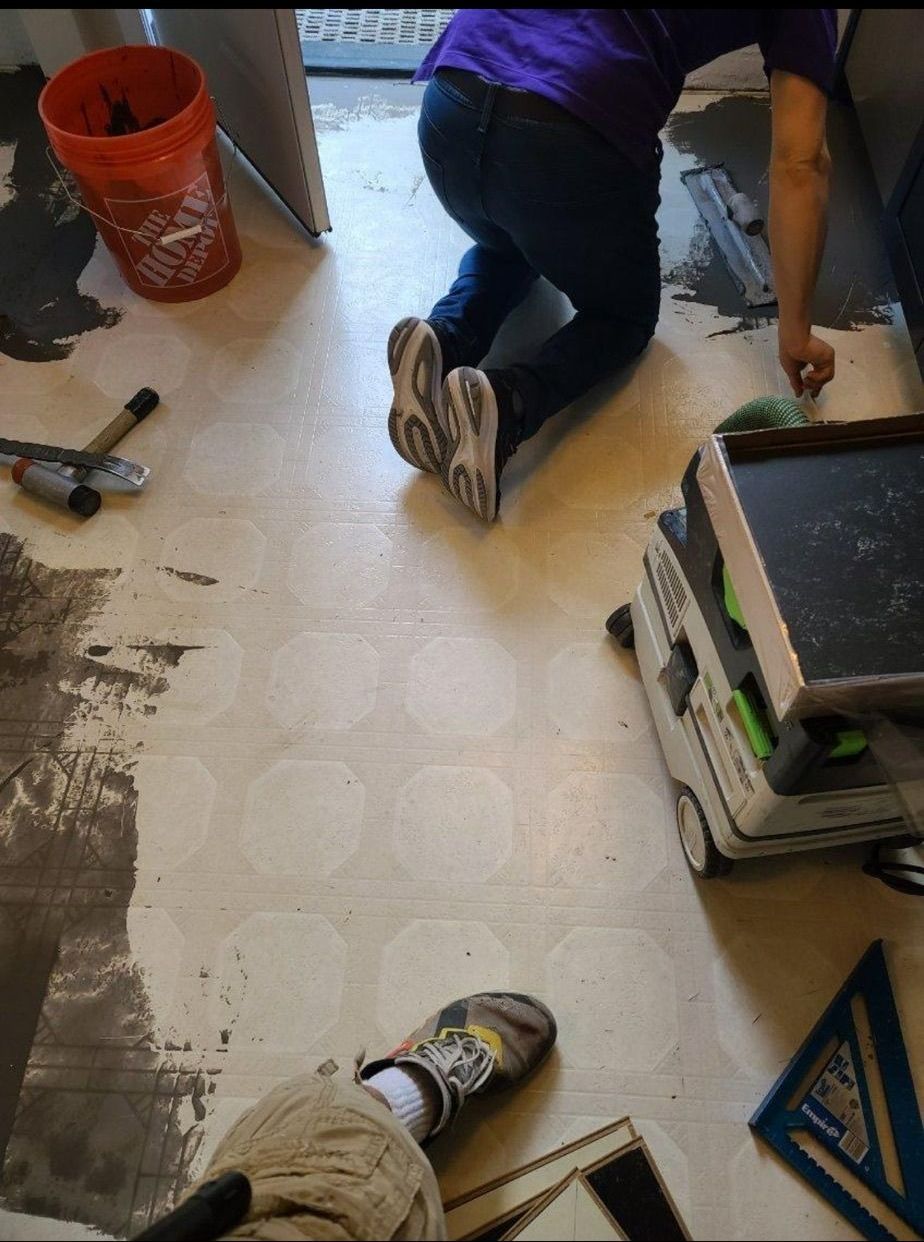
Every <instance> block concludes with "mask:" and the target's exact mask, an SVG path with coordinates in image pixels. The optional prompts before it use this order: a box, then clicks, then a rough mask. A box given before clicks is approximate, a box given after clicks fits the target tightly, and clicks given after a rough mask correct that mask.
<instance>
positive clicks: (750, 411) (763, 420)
mask: <svg viewBox="0 0 924 1242" xmlns="http://www.w3.org/2000/svg"><path fill="white" fill-rule="evenodd" d="M810 422H811V419H810V418H808V417H807V415H806V413H805V410H803V408H802V406H801V405H799V403H798V401H793V400H792V398H791V397H757V398H756V400H754V401H748V402H747V403H746V404H745V405H742V406H740V407H739V408H738V409H737V410H735V412H734V414H729V416H728V418H726V419H725V421H724V422H723V423H719V425H718V427H716V429H715V430H716V435H724V434H725V433H726V432H729V431H765V430H767V428H769V427H806V426H808V424H809V423H810Z"/></svg>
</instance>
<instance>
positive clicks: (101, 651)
mask: <svg viewBox="0 0 924 1242" xmlns="http://www.w3.org/2000/svg"><path fill="white" fill-rule="evenodd" d="M111 650H112V648H111V647H104V646H102V645H101V644H99V643H94V644H93V646H92V647H88V648H87V655H90V656H104V655H108V654H109V652H110V651H111Z"/></svg>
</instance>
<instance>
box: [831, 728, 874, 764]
mask: <svg viewBox="0 0 924 1242" xmlns="http://www.w3.org/2000/svg"><path fill="white" fill-rule="evenodd" d="M834 736H835V737H836V738H837V741H836V742H835V744H834V746H833V748H832V750H831V753H830V755H829V756H828V758H829V759H849V758H850V757H851V755H859V754H862V752H863V751H864V750H866V747H867V745H868V742H867V740H866V734H865V733H864V732H863V730H862V729H838V731H837V733H836V734H835V735H834Z"/></svg>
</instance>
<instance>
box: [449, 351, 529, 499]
mask: <svg viewBox="0 0 924 1242" xmlns="http://www.w3.org/2000/svg"><path fill="white" fill-rule="evenodd" d="M508 404H509V398H507V399H506V404H505V392H504V390H503V389H502V390H501V405H500V406H499V403H498V392H497V390H496V389H495V387H494V384H492V382H491V378H490V376H488V375H486V374H485V372H484V371H476V370H475V369H474V367H457V368H456V369H455V370H454V371H450V373H449V375H448V376H447V377H446V382H445V384H444V385H443V410H444V412H445V417H446V430H447V434H448V436H449V443H448V445H447V448H446V452H445V454H444V456H443V483H444V485H445V486H446V488H447V489H448V490H449V492H450V494H451V495H453V496H454V497H455V498H456V500H458V501H459V502H460V503H461V504H463V505H465V507H466V508H467V509H471V511H472V512H473V513H474V514H476V515H477V516H478V517H480V518H481V519H482V521H484V522H493V521H494V519H495V518H496V517H497V511H498V508H499V506H500V498H501V494H500V477H501V471H502V470H503V469H504V467H505V466H506V464H507V462H508V461H509V460H510V458H511V457H512V456H513V454H514V453H515V452H516V451H517V447H518V446H519V444H520V439H521V432H520V429H519V427H520V419H519V418H518V417H512V416H511V413H510V410H509V409H508V408H507V405H508Z"/></svg>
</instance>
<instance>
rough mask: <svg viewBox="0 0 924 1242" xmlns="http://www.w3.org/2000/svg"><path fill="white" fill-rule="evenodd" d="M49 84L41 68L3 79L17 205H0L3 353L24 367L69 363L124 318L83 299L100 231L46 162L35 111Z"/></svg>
mask: <svg viewBox="0 0 924 1242" xmlns="http://www.w3.org/2000/svg"><path fill="white" fill-rule="evenodd" d="M44 84H45V79H44V77H43V75H42V72H41V70H40V69H39V68H38V67H37V66H35V65H26V66H23V67H22V68H21V69H18V70H17V71H16V72H14V73H0V144H8V143H15V144H16V149H15V152H14V154H13V166H12V169H11V171H10V174H9V177H8V179H7V187H8V189H9V191H10V192H11V198H10V199H9V201H8V202H6V203H4V204H3V205H2V206H0V352H2V353H4V354H7V355H8V356H9V357H10V358H17V359H19V360H20V361H23V362H49V361H52V360H53V359H58V358H66V357H67V356H68V355H69V354H70V352H71V351H72V349H73V348H74V346H75V345H76V343H77V341H76V338H77V337H79V336H80V335H81V334H82V333H84V332H90V331H92V330H93V329H94V328H111V327H112V326H113V325H114V324H116V323H118V322H119V320H120V319H121V317H122V316H121V312H120V311H119V310H117V309H115V308H112V307H109V308H107V307H103V306H101V305H100V304H99V302H97V300H96V299H95V298H91V297H88V296H87V295H86V294H83V293H80V292H78V289H77V281H78V279H79V278H80V276H81V274H82V272H83V269H84V268H85V267H86V265H87V264H88V263H89V261H90V258H91V257H92V255H93V250H94V248H95V246H96V228H95V226H94V224H93V221H92V219H91V218H90V216H89V215H87V213H86V212H85V211H81V210H80V209H78V208H77V207H75V206H74V205H73V203H71V201H70V200H69V199H68V198H67V196H66V195H65V194H64V192H63V191H62V190H61V188H60V185H59V183H58V179H57V176H56V174H55V172H54V170H53V168H52V166H51V164H50V163H49V161H48V157H47V155H46V150H45V148H46V147H47V145H48V138H47V136H46V134H45V130H44V128H43V126H42V122H41V120H40V119H39V115H38V107H37V101H38V96H39V92H40V91H41V89H42V87H43V86H44Z"/></svg>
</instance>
